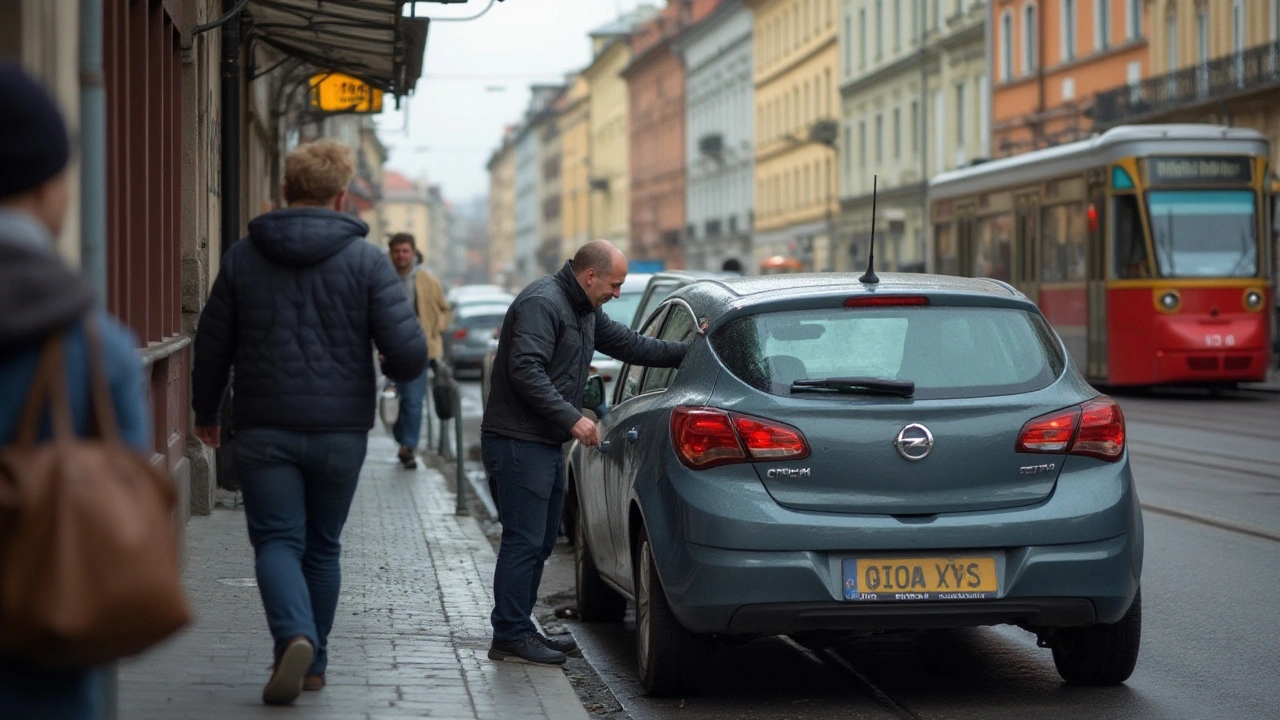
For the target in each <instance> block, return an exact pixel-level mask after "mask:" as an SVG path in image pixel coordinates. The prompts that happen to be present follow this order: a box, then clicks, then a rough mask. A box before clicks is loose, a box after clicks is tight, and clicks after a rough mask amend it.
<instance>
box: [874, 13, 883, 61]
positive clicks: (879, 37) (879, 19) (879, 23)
mask: <svg viewBox="0 0 1280 720" xmlns="http://www.w3.org/2000/svg"><path fill="white" fill-rule="evenodd" d="M882 57H884V0H876V60H877V61H879V60H880V58H882Z"/></svg>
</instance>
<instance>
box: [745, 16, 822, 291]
mask: <svg viewBox="0 0 1280 720" xmlns="http://www.w3.org/2000/svg"><path fill="white" fill-rule="evenodd" d="M747 6H748V7H749V8H750V9H751V11H752V13H753V15H754V17H755V35H754V39H753V42H754V48H753V49H754V53H753V54H754V62H755V113H756V119H755V135H756V142H755V186H756V192H755V197H756V202H755V218H754V220H755V222H754V228H755V237H754V238H753V247H754V252H755V264H756V267H757V268H758V267H759V265H760V263H761V262H763V261H764V260H765V259H766V258H768V257H771V256H774V255H784V256H788V257H795V258H798V259H799V260H800V261H801V262H802V263H803V264H804V266H805V268H806V269H807V270H826V269H830V267H831V260H832V259H831V247H832V236H833V234H834V233H833V230H832V228H833V226H834V223H835V219H836V217H837V214H838V213H839V201H838V197H837V192H836V179H835V178H836V176H835V173H836V167H837V164H836V149H835V148H836V143H835V132H834V128H835V119H836V118H837V117H839V114H840V91H839V88H838V80H837V78H836V60H837V51H836V21H835V16H836V3H835V0H749V1H748V2H747Z"/></svg>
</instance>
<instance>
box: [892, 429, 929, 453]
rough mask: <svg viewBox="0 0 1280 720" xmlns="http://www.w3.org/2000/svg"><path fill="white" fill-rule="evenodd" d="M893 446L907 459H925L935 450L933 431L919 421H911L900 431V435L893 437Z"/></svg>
mask: <svg viewBox="0 0 1280 720" xmlns="http://www.w3.org/2000/svg"><path fill="white" fill-rule="evenodd" d="M893 446H894V447H895V448H897V449H898V454H899V455H901V456H902V457H903V458H904V459H906V460H911V461H913V462H914V461H916V460H923V459H925V458H926V457H929V452H930V451H932V450H933V433H931V432H929V428H927V427H925V426H923V425H921V424H919V423H911V424H910V425H908V426H906V427H904V428H902V429H901V430H899V431H898V437H896V438H894V439H893Z"/></svg>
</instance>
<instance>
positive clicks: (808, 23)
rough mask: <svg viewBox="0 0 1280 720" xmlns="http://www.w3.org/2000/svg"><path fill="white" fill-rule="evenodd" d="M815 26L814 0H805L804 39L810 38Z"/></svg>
mask: <svg viewBox="0 0 1280 720" xmlns="http://www.w3.org/2000/svg"><path fill="white" fill-rule="evenodd" d="M812 28H813V0H804V39H805V40H808V39H809V33H810V31H811V30H812Z"/></svg>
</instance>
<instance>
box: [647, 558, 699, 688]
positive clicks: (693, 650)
mask: <svg viewBox="0 0 1280 720" xmlns="http://www.w3.org/2000/svg"><path fill="white" fill-rule="evenodd" d="M634 567H635V575H636V580H635V589H636V590H635V592H636V665H637V668H638V670H639V675H640V687H641V689H643V690H644V692H645V694H646V695H649V696H653V697H664V696H671V695H677V694H684V693H688V692H691V691H693V690H696V689H697V687H698V686H699V685H700V684H701V680H702V678H703V675H704V673H705V672H706V669H707V666H708V664H709V663H710V660H711V646H710V643H709V641H708V639H707V638H705V637H702V636H699V635H695V634H693V633H691V632H689V631H688V630H686V629H685V628H684V626H682V625H681V624H680V621H679V620H677V619H676V616H675V614H674V613H672V612H671V606H670V604H668V602H667V595H666V590H664V589H663V587H662V579H661V578H659V577H658V566H657V564H656V563H655V562H654V559H653V549H652V546H651V545H650V544H649V536H648V534H647V533H645V534H642V535H641V536H640V545H639V547H637V548H636V562H635V565H634Z"/></svg>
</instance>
